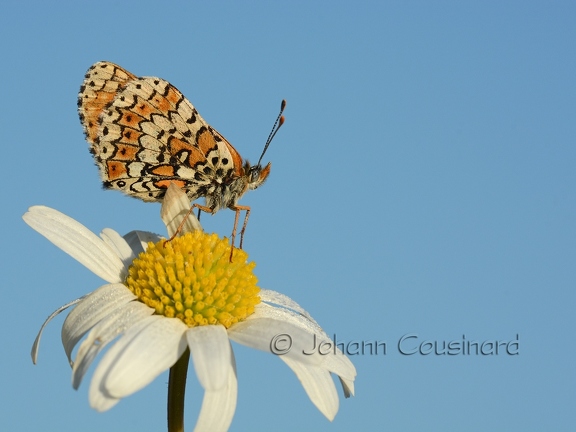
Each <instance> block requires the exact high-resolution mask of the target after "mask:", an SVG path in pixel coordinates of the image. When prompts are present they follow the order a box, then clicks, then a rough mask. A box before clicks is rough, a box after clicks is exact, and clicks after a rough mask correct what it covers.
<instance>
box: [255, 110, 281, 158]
mask: <svg viewBox="0 0 576 432" xmlns="http://www.w3.org/2000/svg"><path fill="white" fill-rule="evenodd" d="M284 108H286V99H283V100H282V104H280V112H279V113H278V117H276V121H275V122H274V126H272V130H271V131H270V135H268V139H267V140H266V145H265V146H264V150H262V154H261V155H260V159H258V163H257V164H256V165H257V166H259V165H260V162H262V158H263V157H264V153H266V150H268V146H269V145H270V143H271V142H272V140H273V139H274V137H275V136H276V132H278V130H279V129H280V128H281V127H282V125H283V124H284V116H283V115H282V113H283V112H284Z"/></svg>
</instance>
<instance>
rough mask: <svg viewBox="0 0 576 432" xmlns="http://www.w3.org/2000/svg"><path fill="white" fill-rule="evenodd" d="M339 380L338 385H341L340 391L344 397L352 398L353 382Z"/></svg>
mask: <svg viewBox="0 0 576 432" xmlns="http://www.w3.org/2000/svg"><path fill="white" fill-rule="evenodd" d="M338 378H340V384H342V391H343V392H344V397H346V398H349V397H350V396H354V381H353V380H352V381H351V380H347V379H344V378H342V377H338Z"/></svg>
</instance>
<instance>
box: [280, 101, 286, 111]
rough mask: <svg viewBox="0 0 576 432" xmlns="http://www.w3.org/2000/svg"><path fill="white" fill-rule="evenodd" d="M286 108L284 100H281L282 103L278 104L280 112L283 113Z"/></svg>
mask: <svg viewBox="0 0 576 432" xmlns="http://www.w3.org/2000/svg"><path fill="white" fill-rule="evenodd" d="M284 108H286V99H282V103H281V104H280V111H284Z"/></svg>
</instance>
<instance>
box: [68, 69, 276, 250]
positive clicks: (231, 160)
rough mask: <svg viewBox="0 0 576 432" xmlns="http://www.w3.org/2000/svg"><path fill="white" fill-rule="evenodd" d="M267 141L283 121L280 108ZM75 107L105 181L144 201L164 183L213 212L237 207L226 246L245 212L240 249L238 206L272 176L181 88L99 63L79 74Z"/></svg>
mask: <svg viewBox="0 0 576 432" xmlns="http://www.w3.org/2000/svg"><path fill="white" fill-rule="evenodd" d="M285 106H286V101H282V106H281V110H280V114H279V115H278V118H277V119H276V123H275V124H274V127H273V129H272V132H271V133H270V135H269V137H268V140H267V141H266V145H265V147H264V151H263V152H262V156H264V153H265V152H266V150H267V148H268V145H269V144H270V141H271V140H272V138H273V137H274V135H275V134H276V132H277V131H278V129H279V128H280V126H282V124H283V123H284V117H283V116H282V111H283V110H284V107H285ZM78 113H79V115H80V122H81V123H82V126H83V127H84V132H85V134H86V139H87V141H88V142H89V144H90V151H91V153H92V154H93V155H94V159H95V161H96V165H98V168H99V170H100V176H101V177H102V181H103V182H104V187H105V188H108V189H117V190H120V191H122V192H124V193H126V194H128V195H130V196H133V197H136V198H140V199H141V200H144V201H161V200H162V198H163V197H164V194H165V193H166V189H167V188H168V186H169V185H170V183H175V184H176V185H177V186H179V187H180V188H182V189H183V190H184V191H185V192H186V194H187V195H188V197H189V198H190V200H191V201H193V200H195V199H197V198H200V197H205V199H206V205H204V206H202V205H199V204H194V207H197V208H199V209H201V210H203V211H206V212H209V213H216V212H217V211H218V210H220V209H222V208H229V209H231V210H234V211H235V212H236V217H235V219H234V229H233V231H232V239H231V240H232V245H234V239H235V236H236V227H237V225H238V218H239V214H240V212H241V211H242V210H245V211H246V216H245V219H244V225H243V227H242V230H241V231H240V248H242V240H243V237H244V231H245V229H246V224H247V223H248V216H249V214H250V207H248V206H241V205H238V200H239V199H240V197H241V196H242V195H244V193H246V191H248V190H249V189H256V188H257V187H258V186H260V185H261V184H262V183H264V181H265V180H266V179H267V177H268V175H269V174H270V163H268V164H267V165H266V166H265V167H262V166H261V165H260V162H261V160H262V156H260V160H259V161H258V163H257V164H256V165H250V163H249V162H248V161H246V160H243V159H242V157H241V156H240V154H239V153H238V152H237V151H236V149H235V148H234V147H233V146H232V144H230V143H229V142H228V141H227V140H226V139H225V138H224V137H223V136H222V135H221V134H220V133H219V132H218V131H216V130H215V129H213V128H212V127H211V126H210V125H209V124H208V123H206V121H204V119H203V118H202V117H200V114H198V111H196V109H195V108H194V106H193V105H192V104H191V103H190V101H188V99H186V98H185V97H184V96H183V95H182V93H180V91H179V90H178V89H177V88H176V87H174V86H173V85H171V84H170V83H169V82H167V81H165V80H163V79H160V78H155V77H137V76H136V75H134V74H132V73H130V72H128V71H127V70H125V69H123V68H121V67H120V66H118V65H115V64H114V63H110V62H105V61H102V62H98V63H95V64H94V65H92V67H90V69H88V72H87V73H86V75H85V78H84V82H83V83H82V86H81V87H80V93H79V94H78Z"/></svg>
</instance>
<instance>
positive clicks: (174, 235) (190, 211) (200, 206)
mask: <svg viewBox="0 0 576 432" xmlns="http://www.w3.org/2000/svg"><path fill="white" fill-rule="evenodd" d="M194 208H197V209H198V220H200V211H205V212H206V213H210V214H214V212H213V211H212V209H211V208H210V207H206V206H203V205H200V204H192V206H191V207H190V210H188V213H186V216H184V218H183V219H182V222H180V225H178V228H177V229H176V231H175V232H174V234H173V235H172V237H170V238H169V239H168V240H166V241H165V242H164V243H168V242H171V241H172V240H174V238H175V237H176V236H177V235H178V234H180V231H182V228H183V227H184V224H185V223H186V219H188V217H189V216H190V215H191V214H192V212H193V211H194Z"/></svg>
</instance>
